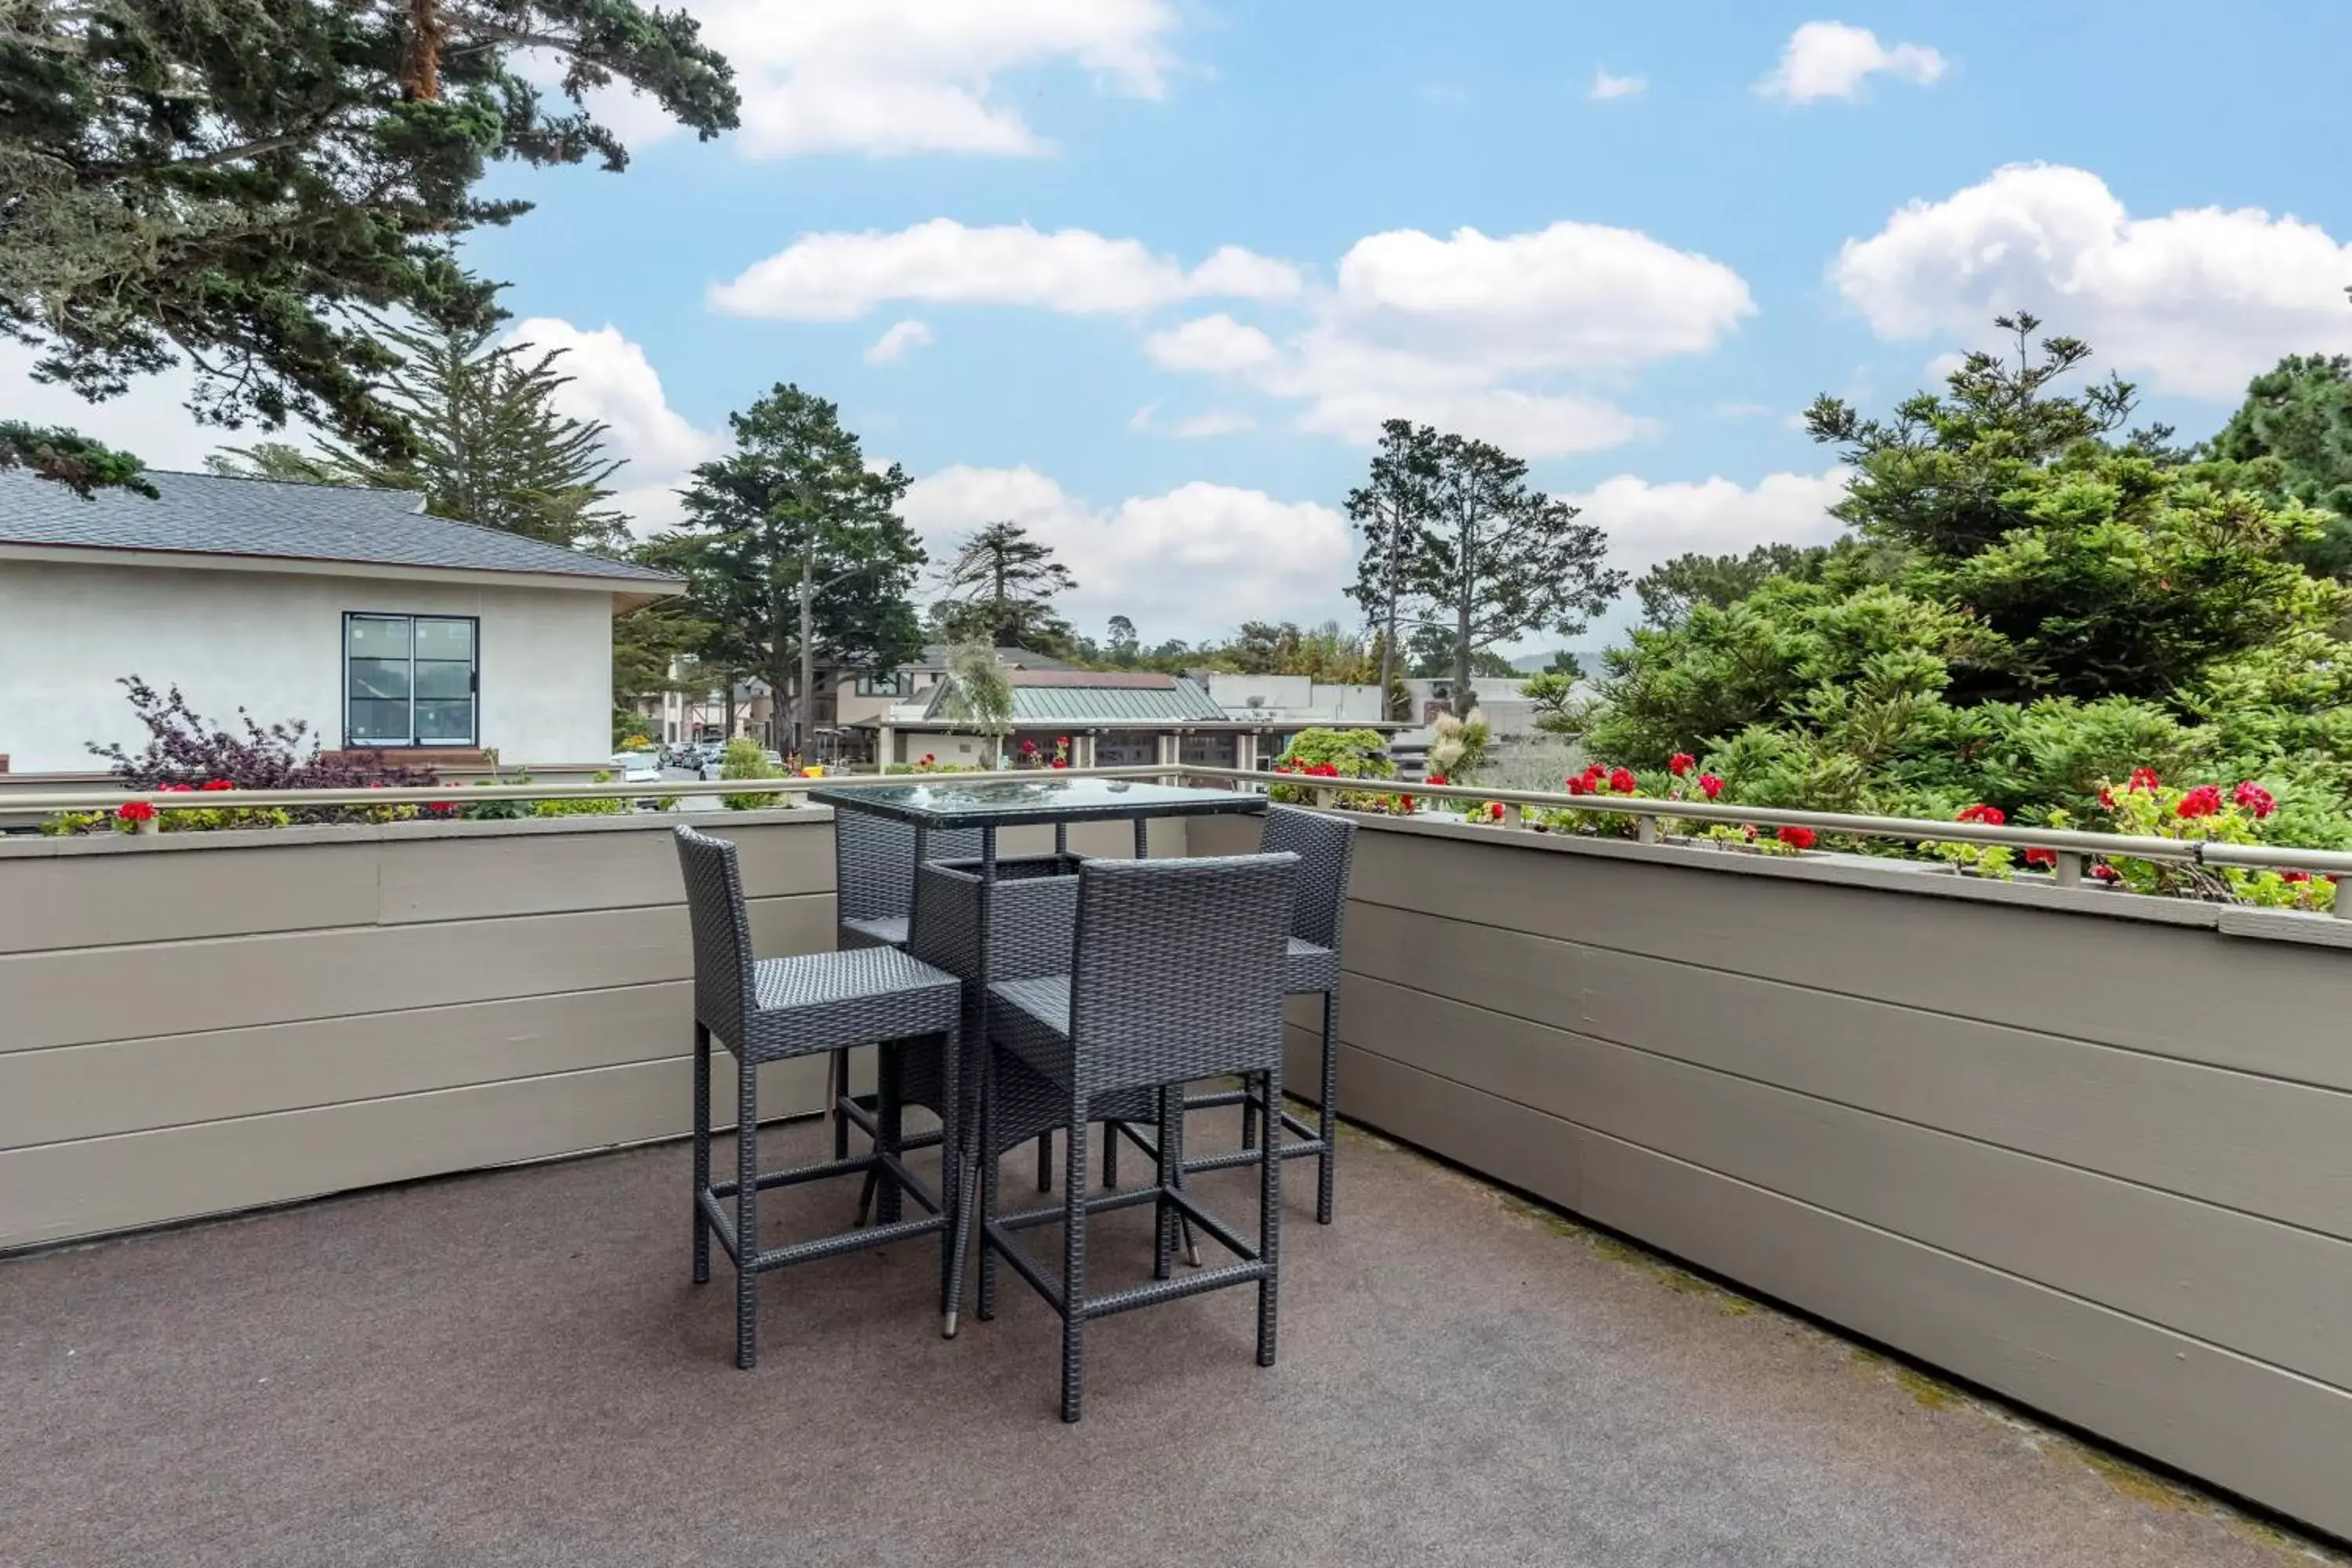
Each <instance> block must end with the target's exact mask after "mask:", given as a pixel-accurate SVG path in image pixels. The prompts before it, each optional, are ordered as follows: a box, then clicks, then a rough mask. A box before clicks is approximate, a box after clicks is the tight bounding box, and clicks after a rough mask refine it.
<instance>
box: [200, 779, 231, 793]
mask: <svg viewBox="0 0 2352 1568" xmlns="http://www.w3.org/2000/svg"><path fill="white" fill-rule="evenodd" d="M196 787H197V789H198V790H215V789H235V788H236V785H235V784H231V783H230V782H229V781H228V780H226V779H206V780H205V782H204V783H203V784H198V785H197V786H196Z"/></svg>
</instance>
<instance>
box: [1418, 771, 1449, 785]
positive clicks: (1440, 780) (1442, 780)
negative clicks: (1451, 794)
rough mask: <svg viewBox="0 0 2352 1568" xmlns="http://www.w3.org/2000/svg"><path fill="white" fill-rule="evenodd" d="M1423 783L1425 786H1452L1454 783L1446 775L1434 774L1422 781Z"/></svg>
mask: <svg viewBox="0 0 2352 1568" xmlns="http://www.w3.org/2000/svg"><path fill="white" fill-rule="evenodd" d="M1422 782H1423V783H1424V784H1452V783H1453V782H1454V781H1453V780H1452V779H1449V778H1447V777H1446V776H1445V775H1444V773H1432V774H1430V775H1429V777H1428V778H1426V779H1424V780H1423V781H1422Z"/></svg>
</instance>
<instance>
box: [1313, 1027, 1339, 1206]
mask: <svg viewBox="0 0 2352 1568" xmlns="http://www.w3.org/2000/svg"><path fill="white" fill-rule="evenodd" d="M1317 1110H1318V1114H1317V1116H1316V1120H1315V1129H1316V1134H1317V1136H1318V1137H1320V1138H1321V1139H1322V1140H1323V1152H1322V1153H1320V1154H1318V1155H1317V1156H1316V1158H1315V1223H1316V1224H1318V1225H1329V1224H1330V1223H1331V1189H1332V1186H1333V1184H1334V1183H1335V1181H1336V1180H1337V1178H1338V1175H1339V993H1338V992H1336V991H1326V992H1325V993H1323V1091H1322V1095H1321V1097H1320V1099H1319V1100H1318V1102H1317Z"/></svg>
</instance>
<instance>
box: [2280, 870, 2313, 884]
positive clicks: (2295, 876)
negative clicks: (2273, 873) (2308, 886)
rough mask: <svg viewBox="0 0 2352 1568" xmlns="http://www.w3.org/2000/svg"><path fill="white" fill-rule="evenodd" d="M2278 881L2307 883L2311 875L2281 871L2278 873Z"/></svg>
mask: <svg viewBox="0 0 2352 1568" xmlns="http://www.w3.org/2000/svg"><path fill="white" fill-rule="evenodd" d="M2279 880H2280V881H2282V882H2308V881H2310V880H2311V873H2310V872H2308V871H2282V872H2280V873H2279Z"/></svg>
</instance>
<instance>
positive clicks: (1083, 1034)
mask: <svg viewBox="0 0 2352 1568" xmlns="http://www.w3.org/2000/svg"><path fill="white" fill-rule="evenodd" d="M1297 876H1298V857H1297V856H1296V855H1288V854H1273V855H1238V856H1232V857H1226V858H1200V859H1170V860H1089V861H1087V862H1086V863H1085V865H1084V866H1082V867H1081V868H1079V871H1078V922H1077V942H1076V954H1075V956H1074V957H1073V959H1072V961H1071V965H1070V977H1071V978H1070V1037H1071V1041H1072V1044H1073V1047H1074V1054H1075V1056H1076V1068H1077V1071H1078V1074H1079V1076H1080V1079H1081V1086H1082V1087H1083V1088H1084V1089H1085V1090H1086V1092H1087V1093H1089V1094H1097V1093H1100V1092H1102V1091H1104V1090H1106V1089H1124V1088H1128V1087H1131V1086H1140V1085H1145V1084H1153V1085H1158V1084H1167V1083H1180V1082H1182V1081H1184V1080H1186V1079H1194V1078H1207V1077H1211V1076H1213V1075H1215V1074H1219V1073H1228V1072H1237V1071H1242V1070H1244V1069H1245V1068H1247V1067H1249V1066H1251V1065H1254V1064H1255V1063H1257V1062H1259V1061H1261V1060H1274V1059H1276V1058H1279V1057H1280V1055H1281V1053H1282V995H1283V976H1284V956H1285V949H1286V944H1287V936H1288V931H1289V927H1290V912H1291V903H1292V900H1293V898H1294V896H1295V889H1296V884H1297Z"/></svg>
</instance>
